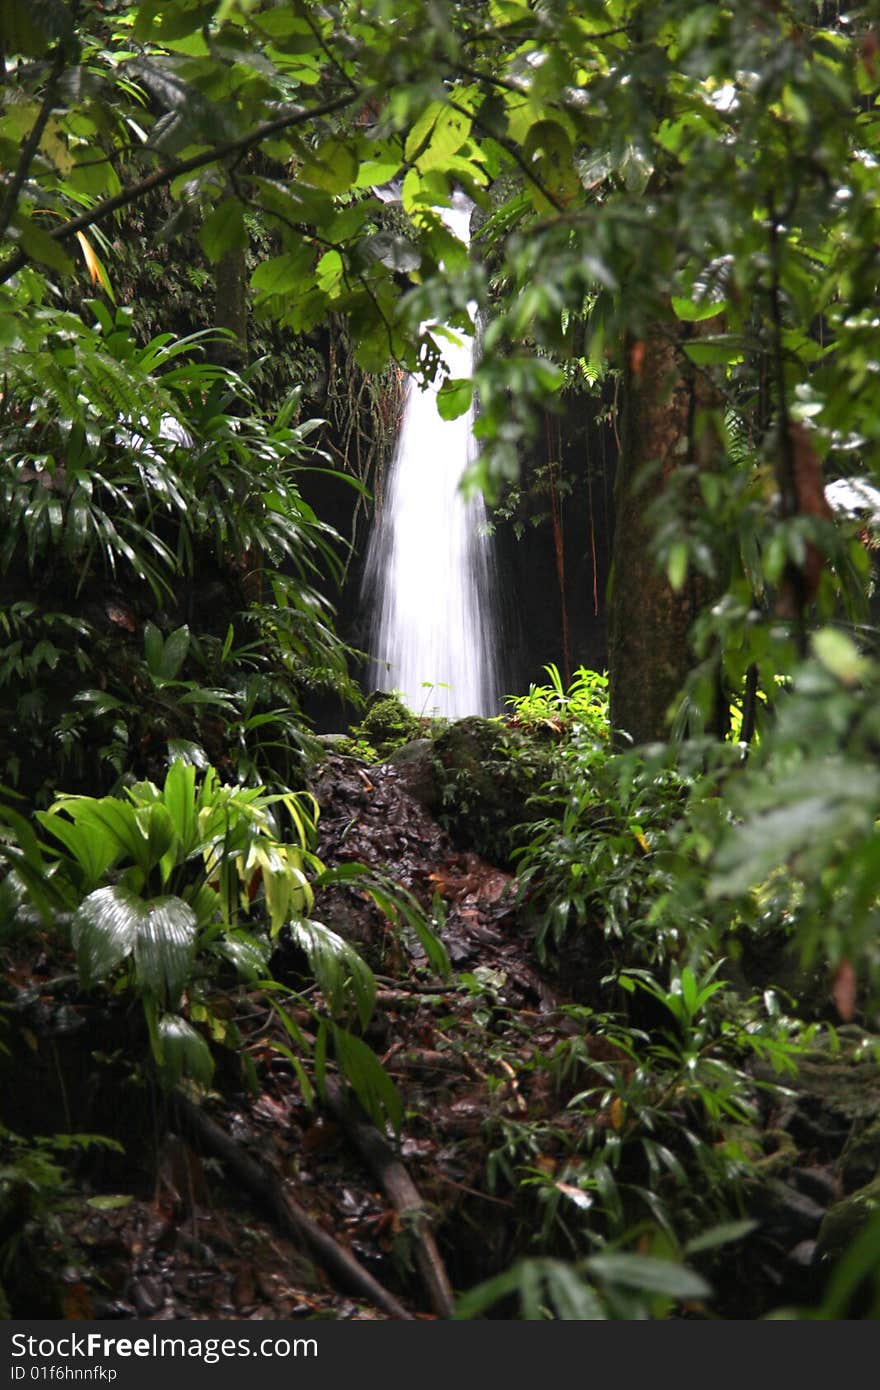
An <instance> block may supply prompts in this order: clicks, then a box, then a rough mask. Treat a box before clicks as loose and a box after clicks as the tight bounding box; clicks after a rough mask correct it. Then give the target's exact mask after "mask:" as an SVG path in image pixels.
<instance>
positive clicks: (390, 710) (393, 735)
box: [351, 690, 422, 757]
mask: <svg viewBox="0 0 880 1390" xmlns="http://www.w3.org/2000/svg"><path fill="white" fill-rule="evenodd" d="M351 732H352V734H353V735H354V737H355V738H356V739H363V740H364V741H365V742H367V743H369V744H370V746H371V747H372V748H374V749H375V750H376V752H377V753H378V754H379V756H380V757H385V756H387V754H389V753H391V752H393V750H394V749H395V748H399V747H400V746H401V745H402V744H404V743H409V741H410V739H414V738H418V737H419V735H420V734H421V732H422V722H421V720H420V719H418V718H417V717H416V716H415V715H414V714H412V713H411V712H410V711H409V710H408V709H407V707H406V705H404V704H403V702H402V701H401V700H399V699H398V698H397V696H396V695H389V694H387V693H386V692H385V691H382V690H375V691H373V694H372V695H371V696H370V697H369V699H368V700H367V703H366V706H365V707H364V717H363V719H362V720H361V722H360V724H355V725H353V726H352V730H351Z"/></svg>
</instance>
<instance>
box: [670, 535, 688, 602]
mask: <svg viewBox="0 0 880 1390" xmlns="http://www.w3.org/2000/svg"><path fill="white" fill-rule="evenodd" d="M688 558H689V557H688V547H687V545H686V543H685V542H684V541H676V542H675V544H674V545H673V546H672V548H671V549H670V551H669V559H668V560H667V562H666V576H667V578H668V580H669V587H670V588H671V589H672V590H673V591H674V592H675V593H677V594H678V593H680V592H681V590H682V589H683V588H684V581H685V579H686V578H687V570H688Z"/></svg>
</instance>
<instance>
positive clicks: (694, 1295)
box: [584, 1254, 712, 1299]
mask: <svg viewBox="0 0 880 1390" xmlns="http://www.w3.org/2000/svg"><path fill="white" fill-rule="evenodd" d="M584 1264H585V1267H586V1268H587V1269H588V1270H589V1272H590V1273H591V1274H592V1275H594V1276H595V1277H596V1278H597V1279H601V1280H603V1281H604V1282H606V1283H608V1284H620V1285H622V1286H623V1287H624V1288H627V1289H637V1290H638V1291H639V1292H641V1293H657V1294H664V1295H665V1296H666V1297H667V1298H675V1299H703V1298H709V1297H710V1296H711V1293H712V1290H711V1289H710V1287H709V1285H708V1284H707V1283H706V1281H705V1279H703V1278H702V1276H701V1275H699V1274H696V1273H695V1272H694V1271H693V1270H692V1269H688V1268H687V1267H686V1266H685V1265H680V1264H675V1263H673V1262H672V1261H671V1260H660V1259H657V1258H656V1257H655V1256H654V1255H630V1254H609V1255H592V1256H591V1257H590V1258H589V1259H588V1260H585V1261H584Z"/></svg>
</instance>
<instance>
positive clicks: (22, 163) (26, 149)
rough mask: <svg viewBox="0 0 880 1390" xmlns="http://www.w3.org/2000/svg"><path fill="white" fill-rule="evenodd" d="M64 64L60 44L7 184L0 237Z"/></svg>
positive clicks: (47, 118)
mask: <svg viewBox="0 0 880 1390" xmlns="http://www.w3.org/2000/svg"><path fill="white" fill-rule="evenodd" d="M65 63H66V54H65V52H64V47H63V45H62V44H59V45H58V50H57V52H56V54H55V61H54V62H53V64H52V70H51V72H50V73H49V80H48V82H47V83H46V91H45V93H44V94H43V104H42V106H41V107H40V110H39V112H38V114H37V119H36V120H35V121H34V124H33V126H32V127H31V131H30V134H29V135H28V138H27V139H26V140H25V142H24V144H23V146H22V149H21V156H20V158H19V161H18V168H17V169H16V171H15V173H14V174H13V176H12V179H11V180H10V182H9V186H8V188H7V189H6V195H5V197H4V199H3V206H2V208H0V237H2V236H4V235H5V232H6V228H7V227H8V226H9V223H10V222H11V220H12V214H13V213H14V212H15V205H16V203H17V202H18V195H19V193H20V192H21V190H22V188H23V187H24V184H25V180H26V179H27V176H28V174H29V172H30V167H31V164H32V163H33V158H34V155H35V154H36V152H37V149H38V148H39V144H40V141H41V140H42V138H43V131H44V130H45V129H46V123H47V122H48V120H49V117H50V116H51V114H52V107H53V106H54V105H55V97H56V95H57V92H58V83H59V80H60V78H61V74H62V73H63V71H64V67H65Z"/></svg>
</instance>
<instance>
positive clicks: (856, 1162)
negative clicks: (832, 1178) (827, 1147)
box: [840, 1120, 880, 1192]
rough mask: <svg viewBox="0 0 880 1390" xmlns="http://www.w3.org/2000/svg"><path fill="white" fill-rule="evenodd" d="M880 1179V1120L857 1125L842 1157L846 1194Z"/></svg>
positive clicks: (841, 1170)
mask: <svg viewBox="0 0 880 1390" xmlns="http://www.w3.org/2000/svg"><path fill="white" fill-rule="evenodd" d="M877 1178H880V1120H874V1121H872V1122H867V1123H862V1124H857V1125H856V1126H855V1127H854V1128H853V1131H852V1133H851V1134H850V1136H849V1138H848V1139H847V1141H846V1144H845V1145H844V1148H843V1153H842V1154H841V1155H840V1181H841V1184H842V1186H843V1190H844V1192H854V1191H856V1189H857V1188H860V1187H864V1186H866V1185H867V1184H869V1183H871V1182H873V1181H874V1180H875V1179H877Z"/></svg>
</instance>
